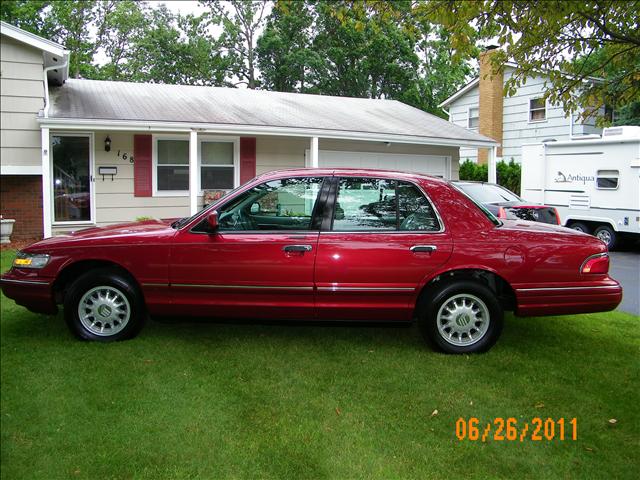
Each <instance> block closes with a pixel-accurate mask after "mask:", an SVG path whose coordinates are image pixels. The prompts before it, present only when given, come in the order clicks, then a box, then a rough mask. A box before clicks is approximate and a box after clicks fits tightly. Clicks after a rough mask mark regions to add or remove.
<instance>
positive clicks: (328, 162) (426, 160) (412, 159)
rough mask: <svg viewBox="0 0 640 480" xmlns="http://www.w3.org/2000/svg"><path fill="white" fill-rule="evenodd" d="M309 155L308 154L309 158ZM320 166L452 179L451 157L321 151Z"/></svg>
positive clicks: (319, 156) (319, 154) (319, 155)
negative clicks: (381, 170)
mask: <svg viewBox="0 0 640 480" xmlns="http://www.w3.org/2000/svg"><path fill="white" fill-rule="evenodd" d="M308 155H309V154H308V152H307V158H309V157H308ZM318 165H319V166H320V167H325V168H334V167H335V168H339V167H343V168H380V169H384V170H400V171H403V172H417V173H426V174H428V175H435V176H438V177H444V178H447V179H448V178H449V177H450V169H449V157H446V156H437V155H404V154H397V153H371V152H336V151H329V150H320V151H319V152H318Z"/></svg>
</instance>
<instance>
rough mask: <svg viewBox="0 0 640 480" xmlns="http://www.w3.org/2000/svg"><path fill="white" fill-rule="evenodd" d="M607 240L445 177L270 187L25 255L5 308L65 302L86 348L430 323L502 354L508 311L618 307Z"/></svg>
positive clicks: (282, 177)
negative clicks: (501, 206)
mask: <svg viewBox="0 0 640 480" xmlns="http://www.w3.org/2000/svg"><path fill="white" fill-rule="evenodd" d="M608 269H609V257H608V254H607V249H606V247H605V245H604V244H603V243H602V242H601V241H600V240H598V239H596V238H594V237H592V236H589V235H585V234H582V233H579V232H575V231H573V230H569V229H566V228H562V227H557V226H553V225H547V224H542V223H535V222H527V221H522V220H518V221H513V220H498V219H497V218H495V217H494V216H493V215H492V214H491V213H489V212H488V211H487V210H486V209H484V208H483V207H482V206H480V205H478V204H476V203H475V202H474V201H473V200H471V198H470V197H468V196H467V195H466V194H464V193H462V191H461V190H459V189H458V188H456V187H455V186H453V185H452V184H451V183H449V182H446V181H444V180H440V179H436V178H432V177H428V176H424V175H417V174H407V173H398V172H385V171H375V170H347V169H344V170H342V169H341V170H334V169H326V170H322V169H314V170H310V169H301V170H291V171H284V172H275V173H269V174H266V175H262V176H259V177H257V178H255V179H254V180H252V181H251V182H249V183H247V184H246V185H243V186H242V187H240V188H238V189H236V190H234V191H232V192H231V193H229V194H228V195H226V196H224V197H223V198H221V199H220V200H218V201H217V202H216V203H214V204H212V205H210V206H209V207H207V208H205V209H204V210H202V211H201V212H199V213H197V214H196V215H194V216H193V217H191V218H184V219H181V220H177V221H174V222H172V223H171V222H169V221H167V222H163V221H146V222H138V223H129V224H123V225H114V226H109V227H103V228H92V229H89V230H82V231H79V232H77V233H74V234H72V235H69V236H64V237H55V238H49V239H46V240H42V241H40V242H37V243H34V244H33V245H31V246H29V247H27V248H25V249H24V250H23V251H22V252H19V253H18V255H17V258H16V260H15V262H14V265H13V268H12V269H11V270H10V271H9V272H7V273H6V274H5V275H4V276H2V278H1V280H0V285H1V286H2V290H3V291H4V293H5V295H7V296H8V297H9V298H12V299H14V300H15V301H16V302H17V303H18V304H20V305H24V306H25V307H27V308H28V309H30V310H33V311H36V312H43V313H55V312H56V311H57V305H59V304H63V305H64V310H65V318H66V321H67V323H68V325H69V327H70V328H71V330H72V331H73V332H74V333H75V334H76V335H77V336H78V337H80V338H82V339H87V340H98V341H111V340H121V339H125V338H130V337H133V336H135V335H136V334H137V333H138V332H139V331H140V328H141V327H142V325H143V323H144V320H145V318H146V317H147V315H148V314H150V315H153V316H161V315H194V316H207V317H221V318H260V319H300V320H303V319H307V320H349V321H353V320H363V321H390V320H391V321H398V322H410V321H412V320H414V319H415V320H417V322H418V323H419V325H420V327H421V330H422V332H423V334H424V336H425V338H426V339H427V340H429V341H430V343H431V344H432V345H433V346H435V347H436V348H437V349H439V350H441V351H444V352H449V353H469V352H480V351H486V350H487V349H489V348H490V347H491V346H492V345H493V344H494V343H495V342H496V340H497V339H498V337H499V335H500V332H501V330H502V323H503V311H505V310H512V311H514V312H515V314H516V315H557V314H569V313H583V312H598V311H607V310H612V309H614V308H615V307H616V306H617V305H618V303H619V302H620V300H621V298H622V289H621V287H620V285H619V284H618V282H616V281H615V280H613V279H611V278H610V277H609V276H608V275H607V272H608Z"/></svg>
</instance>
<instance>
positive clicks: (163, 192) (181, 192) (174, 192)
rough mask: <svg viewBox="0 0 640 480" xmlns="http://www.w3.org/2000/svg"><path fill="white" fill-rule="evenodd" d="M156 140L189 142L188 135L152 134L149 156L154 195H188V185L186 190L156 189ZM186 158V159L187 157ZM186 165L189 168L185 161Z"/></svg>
mask: <svg viewBox="0 0 640 480" xmlns="http://www.w3.org/2000/svg"><path fill="white" fill-rule="evenodd" d="M158 140H183V141H186V142H187V144H189V135H165V134H162V135H152V141H151V158H152V165H153V172H152V182H153V194H152V195H153V196H154V197H188V196H189V187H187V189H186V190H158ZM187 160H188V159H187ZM186 167H187V168H189V162H188V161H187V163H186Z"/></svg>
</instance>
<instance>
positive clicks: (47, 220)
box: [40, 127, 52, 238]
mask: <svg viewBox="0 0 640 480" xmlns="http://www.w3.org/2000/svg"><path fill="white" fill-rule="evenodd" d="M40 143H41V144H42V150H41V152H42V233H43V236H44V238H47V237H50V236H51V196H52V195H51V162H50V161H49V147H50V142H49V129H48V128H46V127H43V128H42V129H41V130H40Z"/></svg>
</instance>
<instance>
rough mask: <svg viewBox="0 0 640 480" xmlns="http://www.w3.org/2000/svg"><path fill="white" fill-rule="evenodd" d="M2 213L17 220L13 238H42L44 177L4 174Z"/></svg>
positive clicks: (0, 187) (0, 200)
mask: <svg viewBox="0 0 640 480" xmlns="http://www.w3.org/2000/svg"><path fill="white" fill-rule="evenodd" d="M0 213H1V214H2V216H3V217H4V218H13V219H15V221H16V223H14V224H13V234H12V235H11V240H27V239H28V240H31V239H34V238H38V239H39V238H42V235H43V231H42V177H41V176H39V175H2V177H0Z"/></svg>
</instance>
